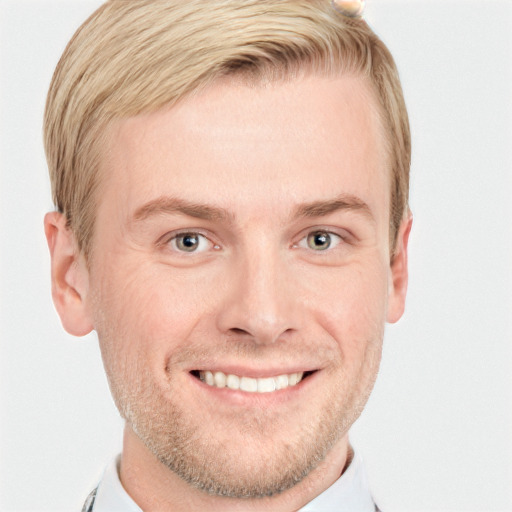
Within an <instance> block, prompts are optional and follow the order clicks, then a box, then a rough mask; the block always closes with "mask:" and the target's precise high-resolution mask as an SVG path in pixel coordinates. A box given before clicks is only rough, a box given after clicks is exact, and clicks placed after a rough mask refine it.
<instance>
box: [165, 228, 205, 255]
mask: <svg viewBox="0 0 512 512" xmlns="http://www.w3.org/2000/svg"><path fill="white" fill-rule="evenodd" d="M170 243H171V247H172V248H173V249H174V250H175V251H178V252H203V251H206V250H208V249H209V248H210V247H211V246H212V245H213V244H212V243H211V242H210V241H209V240H208V238H206V237H205V236H204V235H201V234H200V233H193V232H191V233H179V234H178V235H175V236H174V237H173V238H171V240H170Z"/></svg>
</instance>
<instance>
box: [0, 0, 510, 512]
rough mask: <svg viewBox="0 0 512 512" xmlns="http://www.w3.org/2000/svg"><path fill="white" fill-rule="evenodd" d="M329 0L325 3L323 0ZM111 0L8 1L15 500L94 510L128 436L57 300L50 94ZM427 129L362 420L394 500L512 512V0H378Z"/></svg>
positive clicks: (360, 439)
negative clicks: (82, 34) (67, 52)
mask: <svg viewBox="0 0 512 512" xmlns="http://www.w3.org/2000/svg"><path fill="white" fill-rule="evenodd" d="M326 1H327V0H326ZM100 3H101V2H99V1H98V0H87V1H85V0H80V1H78V0H67V1H65V0H60V1H57V0H53V1H50V0H44V1H41V0H33V1H27V0H0V129H1V133H0V166H1V167H0V170H1V174H0V187H1V188H0V234H1V239H0V286H1V287H0V343H1V346H0V349H1V352H0V354H1V363H0V364H1V367H0V370H1V373H0V407H1V408H0V419H1V423H0V428H1V431H0V434H1V437H0V439H1V444H0V449H1V452H0V509H1V510H2V511H5V512H21V511H37V512H43V511H44V512H50V511H52V512H59V511H62V512H64V511H71V510H80V507H81V503H82V501H83V499H84V497H85V496H86V494H87V493H88V491H89V490H90V489H91V488H92V486H93V484H94V483H95V480H96V479H97V478H98V477H99V475H100V473H101V471H102V468H103V466H104V465H105V464H106V463H107V461H108V460H109V459H110V458H111V456H112V455H113V454H115V453H116V452H117V451H118V450H119V448H120V439H121V428H122V425H121V421H120V420H119V418H118V415H117V411H116V409H115V407H114V405H113V403H112V400H111V398H110V394H109V391H108V386H107V384H106V379H105V377H104V375H103V369H102V366H101V361H100V355H99V350H98V346H97V340H96V337H95V335H94V334H93V335H89V336H87V337H85V338H84V339H75V338H73V337H71V336H69V335H67V334H66V333H65V332H64V331H63V330H62V328H61V326H60V322H59V320H58V318H57V315H56V313H55V311H54V308H53V305H52V303H51V299H50V279H49V257H48V252H47V249H46V242H45V239H44V235H43V221H42V219H43V215H44V213H45V212H46V211H48V210H50V209H52V204H51V199H50V192H49V183H48V178H47V170H46V163H45V159H44V154H43V148H42V142H41V120H42V115H43V108H44V101H45V95H46V91H47V88H48V85H49V82H50V79H51V75H52V72H53V69H54V67H55V65H56V63H57V60H58V58H59V56H60V54H61V53H62V51H63V49H64V46H65V44H66V43H67V41H68V39H69V38H70V37H71V35H72V34H73V32H74V30H75V29H76V28H77V27H78V26H79V24H80V23H81V22H82V21H83V20H84V19H85V18H86V17H87V16H88V15H89V14H90V13H91V12H92V11H93V10H94V8H95V7H96V6H98V5H99V4H100ZM366 17H367V19H368V20H369V21H370V23H371V24H372V26H373V27H374V29H375V30H376V32H377V33H378V34H379V35H380V36H381V37H382V38H383V39H384V41H385V42H386V43H387V44H388V46H389V47H390V49H391V51H392V53H393V54H394V56H395V59H396V61H397V63H398V66H399V70H400V73H401V77H402V81H403V86H404V90H405V95H406V100H407V103H408V106H409V111H410V119H411V126H412V131H413V165H412V183H411V205H412V209H413V211H414V215H415V221H414V229H413V234H412V236H411V242H410V244H411V246H410V274H411V279H410V289H409V297H408V307H407V312H406V315H405V317H404V318H403V320H402V321H401V322H400V323H399V324H398V325H395V326H390V327H389V328H388V330H387V333H386V341H385V350H384V358H383V363H382V367H381V372H380V375H379V378H378V381H377V385H376V388H375V391H374V393H373V395H372V397H371V399H370V402H369V404H368V407H367V409H366V410H365V412H364V413H363V416H362V417H361V418H360V420H358V422H357V423H356V425H355V426H354V428H353V433H352V439H353V442H354V444H355V445H356V446H357V447H358V448H359V449H360V451H361V452H362V453H363V455H364V458H365V460H366V465H367V470H368V473H369V478H370V481H371V484H372V488H373V490H374V494H375V496H376V498H377V500H378V502H379V503H380V506H381V508H383V510H385V511H386V512H393V511H403V512H406V511H407V512H412V511H418V512H420V511H421V512H426V511H453V512H454V511H458V512H460V511H474V512H476V511H482V512H483V511H485V512H497V511H511V510H512V376H511V375H512V344H511V341H512V320H511V319H512V271H511V270H512V229H511V221H512V208H511V197H512V149H511V148H512V59H511V57H512V36H511V32H512V2H510V1H508V0H501V1H498V0H496V1H494V0H486V1H485V2H484V1H474V0H466V1H462V0H461V1H455V0H451V1H435V0H402V1H399V0H395V1H393V0H373V1H372V0H370V2H368V6H367V15H366Z"/></svg>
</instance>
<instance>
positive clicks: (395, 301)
mask: <svg viewBox="0 0 512 512" xmlns="http://www.w3.org/2000/svg"><path fill="white" fill-rule="evenodd" d="M411 227H412V215H411V214H410V213H409V214H408V215H407V217H406V218H405V219H404V220H403V221H402V224H401V225H400V229H399V230H398V236H397V241H396V247H395V251H394V255H393V258H392V260H391V264H390V276H389V300H388V318H387V320H388V322H389V323H395V322H398V320H400V318H401V317H402V315H403V313H404V309H405V296H406V295H407V283H408V281H409V271H408V268H407V246H408V243H409V234H410V232H411Z"/></svg>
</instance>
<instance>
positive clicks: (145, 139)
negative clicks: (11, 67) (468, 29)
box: [45, 0, 412, 512]
mask: <svg viewBox="0 0 512 512" xmlns="http://www.w3.org/2000/svg"><path fill="white" fill-rule="evenodd" d="M348 4H353V2H345V3H344V2H339V3H334V2H330V1H328V0H322V1H320V0H318V1H312V0H243V1H234V0H228V1H219V2H217V1H211V0H209V1H206V0H192V1H189V2H182V1H179V0H161V1H158V2H150V1H147V0H132V1H130V2H127V1H126V0H112V1H109V2H107V3H106V4H104V5H103V6H102V7H101V8H100V9H99V10H98V11H97V12H96V13H94V14H93V15H92V16H91V17H90V18H89V19H88V20H87V21H86V22H85V24H84V25H83V26H82V27H81V28H80V29H79V30H78V31H77V33H76V34H75V36H74V37H73V39H72V40H71V42H70V44H69V45H68V47H67V49H66V51H65V52H64V55H63V56H62V58H61V61H60V62H59V65H58V67H57V70H56V72H55V75H54V79H53V81H52V85H51V87H50V92H49V96H48V103H47V109H46V115H45V144H46V151H47V158H48V163H49V168H50V175H51V179H52V187H53V194H54V200H55V203H56V205H57V209H58V210H57V211H56V212H52V213H49V214H47V216H46V218H45V230H46V236H47V239H48V244H49V247H50V253H51V258H52V284H53V299H54V302H55V305H56V308H57V310H58V312H59V315H60V317H61V320H62V323H63V326H64V328H65V329H66V330H67V331H68V332H70V333H72V334H74V335H77V336H81V335H84V334H87V333H89V332H90V331H91V330H93V329H94V330H96V332H97V333H98V338H99V342H100V347H101V351H102V356H103V362H104V366H105V369H106V373H107V376H108V379H109V384H110V388H111V391H112V394H113V397H114V400H115V402H116V405H117V407H118V409H119V411H120V413H121V415H122V417H123V418H124V420H125V432H124V442H123V453H122V456H120V457H119V458H118V459H117V460H116V461H114V463H113V464H112V467H110V468H109V469H107V471H106V473H105V475H104V477H103V479H102V481H101V482H100V484H99V486H98V487H97V488H96V489H95V490H94V491H93V492H92V493H91V495H90V497H89V498H88V500H87V502H86V504H85V506H84V510H94V512H102V511H109V512H112V511H117V510H123V511H140V510H144V511H190V510H208V511H216V510H219V511H223V512H226V511H230V510H237V511H240V510H243V511H254V510H257V511H263V510H268V511H296V510H303V511H328V510H333V511H334V510H350V511H367V510H368V511H369V510H376V506H375V504H374V503H373V500H372V498H371V494H370V492H369V490H368V488H367V486H366V482H365V478H364V474H363V471H362V468H361V461H360V459H359V457H358V456H357V454H356V455H355V456H354V454H353V451H352V449H351V447H350V445H349V440H348V431H349V428H350V426H351V425H352V423H353V422H354V421H355V419H356V418H357V417H358V416H359V414H360V413H361V411H362V409H363V407H364V405H365V403H366V401H367V399H368V396H369V394H370V392H371V389H372V386H373V383H374V381H375V378H376V375H377V371H378V366H379V361H380V355H381V349H382V338H383V332H384V324H385V322H386V321H388V322H396V321H397V320H398V319H399V318H400V316H401V315H402V313H403V308H404V302H405V293H406V287H407V240H408V234H409V231H410V228H411V222H412V221H411V216H410V213H409V209H408V204H407V195H408V173H409V165H410V137H409V129H408V121H407V114H406V110H405V105H404V102H403V97H402V92H401V88H400V83H399V80H398V75H397V72H396V68H395V66H394V63H393V59H392V57H391V55H390V54H389V52H388V50H387V49H386V48H385V46H384V45H383V43H382V42H381V41H380V40H379V39H378V38H377V37H376V36H375V35H374V34H373V33H372V31H371V30H370V29H369V27H368V26H367V25H366V23H365V22H364V21H363V20H362V19H360V18H358V17H352V16H351V15H353V14H358V12H356V11H355V10H353V9H352V10H351V8H350V7H351V6H350V5H348Z"/></svg>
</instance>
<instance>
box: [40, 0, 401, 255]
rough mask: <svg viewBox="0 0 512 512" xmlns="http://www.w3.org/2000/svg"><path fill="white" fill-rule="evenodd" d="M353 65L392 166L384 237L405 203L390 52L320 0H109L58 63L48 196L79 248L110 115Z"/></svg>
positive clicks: (50, 109)
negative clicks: (236, 80)
mask: <svg viewBox="0 0 512 512" xmlns="http://www.w3.org/2000/svg"><path fill="white" fill-rule="evenodd" d="M306 69H308V70H310V71H312V72H315V73H322V74H326V75H331V74H336V75H339V74H343V73H347V74H349V73H350V74H357V75H361V76H363V77H366V79H368V81H369V83H370V84H371V86H372V87H373V89H374V91H375V93H376V97H377V100H378V104H379V107H380V113H381V117H382V121H383V125H384V128H385V132H386V137H387V139H386V142H387V148H388V152H389V162H390V166H391V173H392V180H391V181H392V188H391V214H390V240H391V247H393V246H394V245H395V240H396V236H397V232H398V228H399V226H400V223H401V221H402V219H403V216H404V214H405V212H406V211H407V210H408V199H407V198H408V190H409V167H410V153H411V147H410V133H409V123H408V117H407V111H406V107H405V103H404V99H403V95H402V89H401V86H400V81H399V78H398V72H397V69H396V66H395V63H394V61H393V58H392V56H391V54H390V52H389V50H388V49H387V48H386V46H385V45H384V44H383V43H382V41H381V40H380V39H379V38H378V37H377V36H376V35H375V34H374V33H373V32H372V30H371V29H370V28H369V27H368V25H367V24H366V23H365V22H364V21H363V20H361V19H350V18H347V17H345V16H343V15H342V14H340V13H339V12H337V11H336V10H335V9H334V7H333V6H332V5H331V3H330V2H329V1H328V0H186V1H183V0H110V1H108V2H106V3H105V4H104V5H102V6H101V7H100V8H99V9H98V10H97V11H96V12H95V13H93V14H92V16H91V17H90V18H89V19H88V20H87V21H85V23H84V24H83V25H82V26H81V27H80V28H79V29H78V31H77V32H76V33H75V35H74V36H73V38H72V39H71V41H70V42H69V44H68V46H67V48H66V50H65V51H64V53H63V55H62V57H61V59H60V61H59V63H58V65H57V68H56V70H55V73H54V76H53V79H52V83H51V86H50V90H49V93H48V99H47V104H46V111H45V121H44V139H45V149H46V155H47V160H48V166H49V171H50V179H51V183H52V194H53V199H54V202H55V204H56V206H57V208H58V210H59V211H61V212H62V213H64V215H65V216H66V219H67V223H68V226H69V227H70V228H71V229H72V230H73V232H74V234H75V237H76V240H77V244H78V247H79V249H80V250H81V251H83V252H84V254H85V255H86V256H87V254H88V253H89V250H90V240H91V237H92V235H93V231H94V221H95V211H96V206H97V201H98V185H99V183H100V181H101V176H100V175H99V174H100V173H99V172H98V168H99V162H100V159H101V156H102V154H101V151H102V148H103V147H104V145H105V142H106V139H107V136H108V135H107V133H108V130H107V128H108V125H109V123H111V122H112V121H113V120H114V119H120V118H125V117H130V116H134V115H137V114H140V113H145V112H150V111H155V110H158V109H159V108H161V107H163V106H166V105H167V106H169V105H173V104H175V103H176V102H177V101H179V100H180V99H182V98H184V97H185V96H187V95H189V94H191V93H192V92H194V91H198V90H200V89H202V88H204V87H206V86H207V85H208V84H210V83H211V82H212V81H214V80H215V79H216V78H219V77H222V76H226V75H233V74H237V75H244V76H246V77H247V78H248V79H250V80H261V79H264V80H275V79H279V78H293V77H294V76H296V75H297V74H299V73H302V72H303V71H304V70H306Z"/></svg>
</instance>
